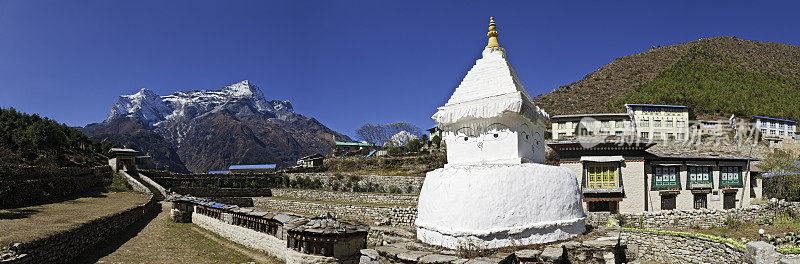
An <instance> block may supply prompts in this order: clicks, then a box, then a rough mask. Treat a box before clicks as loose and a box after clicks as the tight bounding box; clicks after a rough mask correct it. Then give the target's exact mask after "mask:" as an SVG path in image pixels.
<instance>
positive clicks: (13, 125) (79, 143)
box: [0, 108, 112, 167]
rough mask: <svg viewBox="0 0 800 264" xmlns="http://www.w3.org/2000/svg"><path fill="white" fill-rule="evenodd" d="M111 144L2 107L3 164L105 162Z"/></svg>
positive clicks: (0, 150)
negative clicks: (104, 143)
mask: <svg viewBox="0 0 800 264" xmlns="http://www.w3.org/2000/svg"><path fill="white" fill-rule="evenodd" d="M111 147H112V145H111V144H106V145H103V144H101V143H100V142H99V141H96V140H93V139H91V138H89V137H88V136H86V135H84V134H83V133H82V132H80V131H78V130H77V129H75V128H72V127H69V126H67V125H65V124H59V123H58V122H56V121H54V120H51V119H49V118H47V117H40V116H39V115H37V114H33V115H29V114H25V113H21V112H17V110H16V109H14V108H9V109H3V108H0V165H37V166H60V167H63V166H96V165H103V164H105V163H107V161H106V157H105V155H104V153H107V150H108V149H110V148H111Z"/></svg>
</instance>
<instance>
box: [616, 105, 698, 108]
mask: <svg viewBox="0 0 800 264" xmlns="http://www.w3.org/2000/svg"><path fill="white" fill-rule="evenodd" d="M625 106H655V107H673V108H691V107H688V106H684V105H657V104H625Z"/></svg>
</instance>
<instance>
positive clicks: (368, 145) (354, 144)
mask: <svg viewBox="0 0 800 264" xmlns="http://www.w3.org/2000/svg"><path fill="white" fill-rule="evenodd" d="M336 145H337V146H357V147H374V145H372V144H369V143H362V142H338V141H337V142H336Z"/></svg>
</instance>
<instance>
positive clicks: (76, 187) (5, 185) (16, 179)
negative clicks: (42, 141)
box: [0, 166, 113, 208]
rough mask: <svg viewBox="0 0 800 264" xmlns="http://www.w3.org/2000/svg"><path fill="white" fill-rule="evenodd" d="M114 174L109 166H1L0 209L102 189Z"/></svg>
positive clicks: (40, 202) (44, 201) (46, 201)
mask: <svg viewBox="0 0 800 264" xmlns="http://www.w3.org/2000/svg"><path fill="white" fill-rule="evenodd" d="M112 177H113V174H112V171H111V167H110V166H97V167H64V168H46V167H30V166H20V167H10V166H0V208H13V207H22V206H28V205H34V204H42V203H48V202H52V201H55V200H58V199H63V198H70V197H75V196H78V195H80V194H83V193H87V192H92V191H101V190H104V189H105V187H106V186H108V185H109V184H110V183H111V178H112Z"/></svg>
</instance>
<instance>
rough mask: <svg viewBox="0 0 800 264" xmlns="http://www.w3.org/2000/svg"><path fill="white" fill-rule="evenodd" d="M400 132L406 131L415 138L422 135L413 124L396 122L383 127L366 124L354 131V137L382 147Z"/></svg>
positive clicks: (420, 130)
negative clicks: (356, 136)
mask: <svg viewBox="0 0 800 264" xmlns="http://www.w3.org/2000/svg"><path fill="white" fill-rule="evenodd" d="M401 131H406V132H408V133H411V134H412V135H414V136H417V137H419V136H420V135H422V134H423V133H422V129H420V128H419V127H417V126H415V125H413V124H409V123H405V122H397V123H389V124H385V125H380V124H370V123H366V124H364V125H363V126H361V127H360V128H358V129H356V135H358V137H359V139H361V140H363V141H366V142H368V143H370V144H374V145H378V146H384V145H386V144H388V143H389V141H390V140H391V139H392V136H394V135H396V134H397V133H400V132H401Z"/></svg>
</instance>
